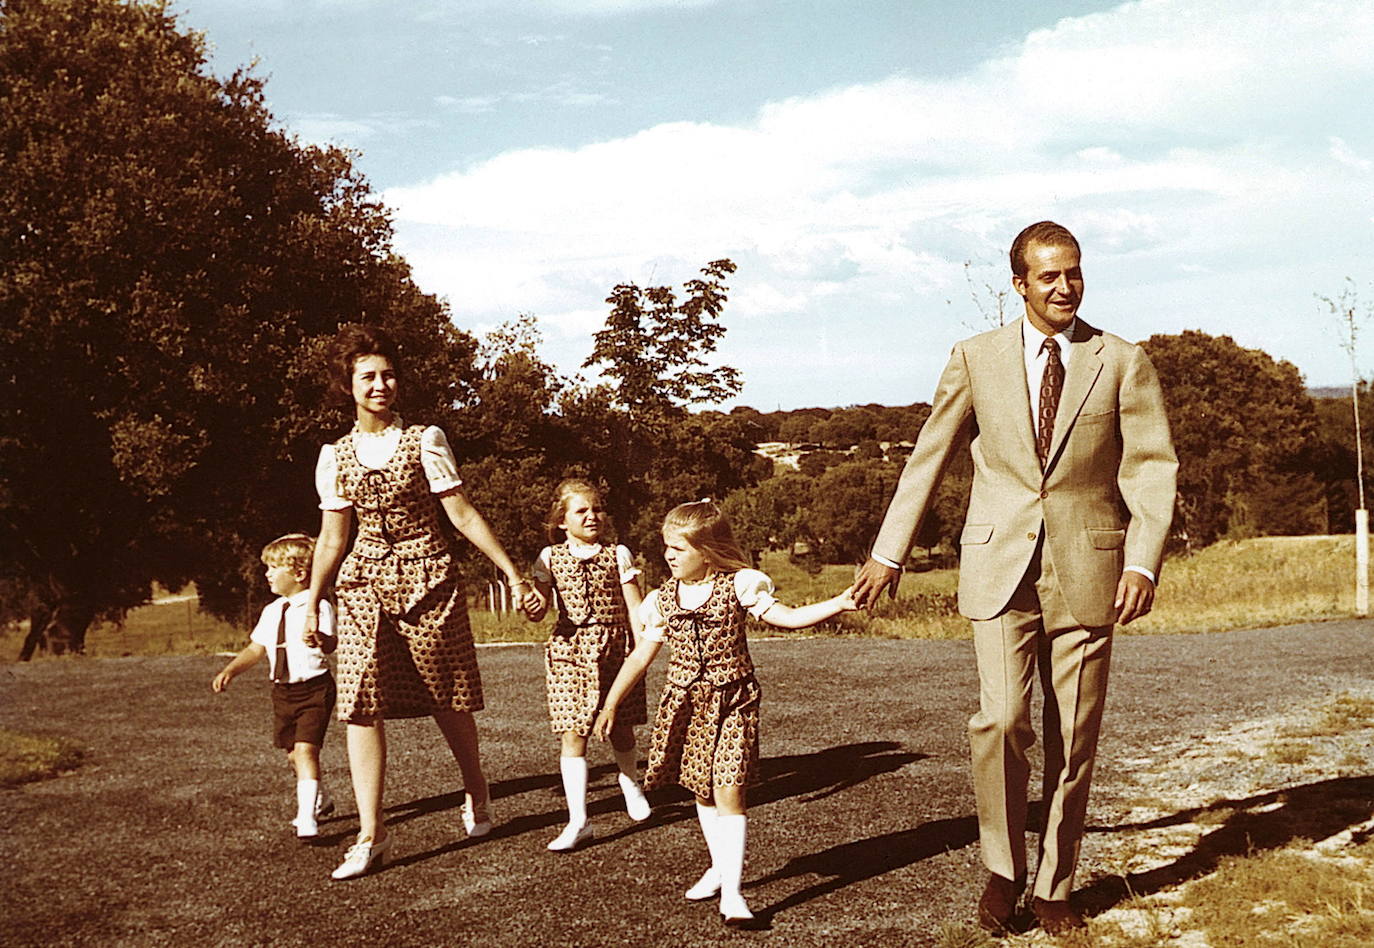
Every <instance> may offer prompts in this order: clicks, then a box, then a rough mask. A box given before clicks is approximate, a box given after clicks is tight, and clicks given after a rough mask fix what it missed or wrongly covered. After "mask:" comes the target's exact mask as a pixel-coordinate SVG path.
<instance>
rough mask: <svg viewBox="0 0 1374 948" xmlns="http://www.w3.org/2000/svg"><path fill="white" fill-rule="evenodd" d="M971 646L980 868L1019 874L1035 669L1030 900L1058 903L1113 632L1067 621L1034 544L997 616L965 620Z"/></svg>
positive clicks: (1046, 557) (1078, 821) (1073, 852)
mask: <svg viewBox="0 0 1374 948" xmlns="http://www.w3.org/2000/svg"><path fill="white" fill-rule="evenodd" d="M1041 532H1042V534H1043V528H1042V531H1041ZM1065 580H1066V581H1067V582H1072V581H1073V579H1072V576H1068V577H1065ZM973 645H974V651H975V653H976V654H977V659H978V680H979V691H980V693H979V710H978V712H977V713H976V714H975V715H974V716H973V717H972V718H971V719H970V720H969V744H970V749H971V752H972V757H973V786H974V795H975V797H976V799H977V804H978V835H979V840H980V843H981V849H982V855H983V863H984V865H986V866H987V868H988V870H989V871H991V872H994V873H996V874H997V875H999V876H1003V877H1005V878H1008V879H1020V878H1024V877H1025V875H1026V840H1025V834H1026V814H1027V800H1026V790H1027V783H1028V781H1029V778H1030V763H1029V760H1028V758H1027V751H1029V749H1030V747H1031V745H1032V744H1034V743H1035V732H1034V730H1033V728H1032V726H1031V691H1032V688H1033V685H1032V681H1033V678H1034V676H1035V675H1036V673H1037V671H1038V673H1039V676H1040V682H1041V691H1042V693H1043V694H1044V696H1045V702H1044V720H1043V722H1042V734H1043V739H1044V750H1045V753H1044V757H1045V767H1044V786H1043V795H1042V798H1041V799H1042V806H1043V807H1044V829H1043V832H1042V833H1041V836H1040V858H1039V868H1038V870H1037V872H1036V877H1035V889H1034V894H1035V895H1037V896H1039V897H1040V898H1042V899H1050V900H1056V901H1057V900H1062V899H1067V898H1068V897H1069V893H1070V892H1071V891H1072V890H1073V876H1074V869H1075V867H1076V865H1077V862H1078V847H1079V842H1080V841H1081V839H1082V837H1083V824H1084V820H1085V818H1086V813H1087V808H1088V790H1089V785H1090V784H1091V782H1092V771H1093V761H1094V758H1095V756H1096V753H1097V738H1098V734H1099V732H1100V730H1101V725H1102V708H1103V705H1104V703H1105V698H1106V694H1107V669H1108V666H1109V664H1110V660H1111V651H1112V626H1100V627H1097V628H1084V627H1083V626H1081V625H1079V624H1078V623H1077V622H1076V621H1075V620H1074V617H1073V615H1072V613H1071V612H1070V611H1069V608H1068V606H1067V604H1066V602H1065V599H1064V595H1063V591H1062V589H1061V587H1060V578H1059V577H1058V576H1057V575H1056V573H1055V569H1054V563H1053V562H1052V559H1051V557H1050V553H1049V548H1048V546H1047V545H1046V544H1044V543H1043V542H1042V543H1041V544H1040V549H1039V551H1038V552H1037V554H1036V555H1035V556H1034V557H1033V558H1032V560H1031V563H1030V567H1029V568H1028V569H1027V571H1026V574H1025V576H1024V577H1023V578H1022V580H1021V583H1020V584H1019V585H1018V586H1017V588H1016V591H1015V593H1014V594H1013V595H1012V598H1011V601H1010V602H1009V603H1008V604H1007V608H1006V610H1005V611H1004V612H1002V613H1001V614H1000V615H998V616H995V617H993V618H991V619H983V620H975V621H974V622H973Z"/></svg>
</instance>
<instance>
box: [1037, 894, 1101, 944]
mask: <svg viewBox="0 0 1374 948" xmlns="http://www.w3.org/2000/svg"><path fill="white" fill-rule="evenodd" d="M1031 911H1032V912H1034V913H1035V918H1036V920H1037V921H1039V922H1040V927H1041V928H1043V929H1044V930H1045V931H1046V932H1047V933H1049V934H1051V935H1065V934H1068V933H1069V932H1071V931H1073V930H1074V929H1075V928H1083V927H1084V926H1085V925H1087V922H1085V921H1083V916H1082V915H1079V914H1078V912H1077V911H1075V910H1074V907H1073V906H1072V905H1070V904H1069V902H1068V900H1067V899H1065V900H1064V901H1062V902H1051V901H1050V900H1048V899H1042V898H1040V896H1038V895H1037V896H1036V897H1035V898H1033V899H1031Z"/></svg>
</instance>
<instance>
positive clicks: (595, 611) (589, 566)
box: [525, 478, 651, 852]
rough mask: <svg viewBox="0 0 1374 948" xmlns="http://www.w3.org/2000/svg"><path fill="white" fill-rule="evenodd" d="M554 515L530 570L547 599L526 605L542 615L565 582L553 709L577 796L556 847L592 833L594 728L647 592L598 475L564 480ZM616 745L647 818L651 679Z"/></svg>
mask: <svg viewBox="0 0 1374 948" xmlns="http://www.w3.org/2000/svg"><path fill="white" fill-rule="evenodd" d="M556 495H557V496H556V497H555V499H554V502H553V509H552V510H550V512H549V519H548V522H547V524H546V526H547V528H548V534H549V542H550V543H551V544H553V545H552V546H546V547H544V549H543V550H541V551H540V553H539V558H538V559H537V560H536V561H535V564H534V568H533V569H532V570H530V576H531V578H532V579H533V580H534V588H535V589H536V590H538V592H539V596H540V604H539V606H538V607H537V608H535V609H532V610H528V611H526V613H525V614H526V616H527V617H528V618H529V619H530V620H532V621H534V622H538V621H539V620H540V619H542V618H543V617H544V613H545V612H546V611H547V606H548V601H549V599H550V597H551V596H552V594H553V591H554V590H555V589H556V590H557V591H558V621H557V623H556V624H555V625H554V629H553V634H552V635H550V636H549V641H548V644H547V645H546V646H545V649H544V670H545V678H546V682H547V685H548V696H549V718H550V722H551V724H552V727H553V732H554V733H555V734H558V735H560V737H559V741H560V745H561V746H560V751H561V752H560V754H559V758H558V769H559V772H560V773H561V775H562V777H563V794H564V796H565V797H566V798H567V801H568V825H567V826H566V827H564V829H563V832H561V833H559V834H558V836H557V837H556V838H555V839H554V840H553V841H552V842H551V843H549V849H550V850H552V851H553V852H570V851H571V850H574V849H576V848H578V847H579V846H581V845H582V844H583V843H585V842H587V841H588V840H589V839H591V838H592V828H591V824H590V822H589V821H588V819H587V735H589V734H591V732H592V725H593V724H594V723H595V722H596V713H597V712H598V711H600V710H601V702H602V700H603V699H604V698H605V697H606V691H607V690H608V689H609V688H610V687H611V682H612V681H614V680H615V676H616V674H617V673H618V672H619V671H620V666H621V664H622V663H623V662H624V661H625V656H626V655H628V654H630V650H631V649H633V648H634V646H635V633H634V624H635V623H636V622H637V621H638V620H637V619H636V618H635V611H636V610H637V609H638V608H639V605H640V602H641V600H642V598H643V597H642V596H641V595H640V592H639V583H638V582H637V581H636V580H637V577H638V576H639V570H638V569H636V568H635V566H634V559H633V557H631V555H630V551H629V550H627V549H626V548H625V547H623V546H607V545H604V544H603V543H602V542H601V541H602V539H603V537H604V535H605V532H606V508H605V507H604V506H603V505H602V502H601V492H600V491H598V490H597V489H596V487H594V486H593V485H592V484H590V483H588V482H587V481H585V480H581V479H578V478H569V479H568V480H565V481H563V482H562V483H561V484H559V485H558V489H557V491H556ZM621 704H622V708H621V713H620V716H619V717H618V718H617V719H616V727H615V730H614V731H612V732H611V747H612V748H613V749H614V750H615V762H616V765H617V766H618V767H619V768H620V774H619V780H620V790H621V793H623V794H624V797H625V810H626V811H627V812H628V813H629V814H630V818H631V819H633V820H636V821H641V820H647V819H648V818H649V815H650V812H651V811H650V807H649V801H648V800H647V799H645V797H644V793H643V791H641V790H640V789H639V783H638V782H637V778H638V776H639V769H638V755H637V754H636V752H635V732H634V726H635V725H636V724H643V723H644V722H645V720H646V719H647V715H646V714H645V699H644V687H643V684H642V683H641V684H640V685H639V686H638V687H637V690H636V692H635V693H634V694H632V695H630V696H628V697H627V698H625V699H624V700H623V701H622V702H621Z"/></svg>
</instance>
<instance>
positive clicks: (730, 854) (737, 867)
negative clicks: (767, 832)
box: [714, 813, 749, 907]
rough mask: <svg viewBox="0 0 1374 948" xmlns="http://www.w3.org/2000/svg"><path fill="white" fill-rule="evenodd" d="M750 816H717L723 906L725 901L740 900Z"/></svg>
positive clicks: (715, 852) (717, 850)
mask: <svg viewBox="0 0 1374 948" xmlns="http://www.w3.org/2000/svg"><path fill="white" fill-rule="evenodd" d="M747 824H749V817H747V816H745V815H743V813H720V815H719V816H717V817H716V833H714V835H716V846H714V856H716V871H717V872H720V899H721V907H724V905H725V901H727V900H730V899H734V900H739V899H741V896H739V881H741V878H742V877H743V874H745V833H746V827H747Z"/></svg>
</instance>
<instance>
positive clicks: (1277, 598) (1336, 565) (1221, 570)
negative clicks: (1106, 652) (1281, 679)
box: [1130, 536, 1355, 633]
mask: <svg viewBox="0 0 1374 948" xmlns="http://www.w3.org/2000/svg"><path fill="white" fill-rule="evenodd" d="M1354 612H1355V539H1354V537H1347V536H1338V537H1259V538H1256V539H1253V540H1240V541H1235V542H1232V541H1224V542H1221V543H1215V544H1213V545H1212V546H1209V547H1207V548H1206V549H1204V550H1201V551H1199V552H1198V553H1195V554H1194V555H1192V556H1189V557H1179V558H1175V559H1171V560H1169V561H1168V562H1167V563H1166V564H1165V565H1164V570H1163V575H1162V576H1161V578H1160V590H1159V601H1158V605H1157V607H1156V608H1155V611H1154V612H1152V613H1151V614H1150V615H1148V616H1146V617H1145V618H1143V619H1141V620H1140V621H1138V622H1134V623H1132V624H1131V626H1130V631H1131V632H1136V633H1142V632H1218V631H1222V630H1225V629H1245V628H1258V627H1261V626H1271V625H1286V624H1287V623H1290V622H1310V621H1312V620H1313V619H1325V618H1333V619H1334V618H1344V617H1348V616H1351V615H1353V614H1354Z"/></svg>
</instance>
